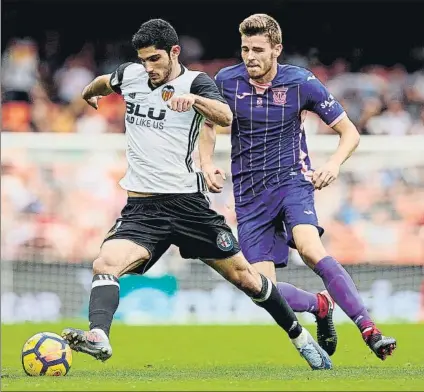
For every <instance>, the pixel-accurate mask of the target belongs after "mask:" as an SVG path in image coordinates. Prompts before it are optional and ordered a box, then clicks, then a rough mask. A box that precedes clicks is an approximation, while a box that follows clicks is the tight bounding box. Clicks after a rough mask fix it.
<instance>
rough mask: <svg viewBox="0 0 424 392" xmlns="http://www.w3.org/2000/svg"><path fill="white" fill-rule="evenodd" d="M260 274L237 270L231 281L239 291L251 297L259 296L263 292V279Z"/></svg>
mask: <svg viewBox="0 0 424 392" xmlns="http://www.w3.org/2000/svg"><path fill="white" fill-rule="evenodd" d="M258 276H259V274H257V273H256V274H255V273H254V271H252V270H250V269H248V268H246V269H244V270H236V271H235V272H234V274H233V275H232V277H231V281H232V283H233V284H234V286H236V287H237V288H238V289H239V290H241V291H243V292H244V293H245V294H247V295H248V296H249V297H253V296H255V295H258V294H259V293H260V292H261V289H262V286H261V279H260V278H258Z"/></svg>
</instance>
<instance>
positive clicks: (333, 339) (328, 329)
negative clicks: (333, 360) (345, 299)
mask: <svg viewBox="0 0 424 392" xmlns="http://www.w3.org/2000/svg"><path fill="white" fill-rule="evenodd" d="M317 296H318V304H319V311H318V313H317V314H316V315H315V317H316V323H317V340H318V344H319V345H320V346H321V347H322V348H323V349H324V350H325V351H326V352H327V354H328V355H329V356H332V355H333V354H334V353H335V352H336V348H337V333H336V328H335V327H334V323H333V311H334V306H335V304H334V301H333V299H332V298H331V297H330V294H328V292H327V291H326V290H324V291H321V292H320V293H318V294H317Z"/></svg>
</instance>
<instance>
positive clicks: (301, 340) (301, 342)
mask: <svg viewBox="0 0 424 392" xmlns="http://www.w3.org/2000/svg"><path fill="white" fill-rule="evenodd" d="M308 337H309V332H308V331H307V330H306V329H305V328H302V332H301V333H300V335H299V336H298V337H297V338H295V339H291V341H292V342H293V344H294V345H295V346H296V347H297V348H301V347H303V346H305V345H306V344H307V343H308Z"/></svg>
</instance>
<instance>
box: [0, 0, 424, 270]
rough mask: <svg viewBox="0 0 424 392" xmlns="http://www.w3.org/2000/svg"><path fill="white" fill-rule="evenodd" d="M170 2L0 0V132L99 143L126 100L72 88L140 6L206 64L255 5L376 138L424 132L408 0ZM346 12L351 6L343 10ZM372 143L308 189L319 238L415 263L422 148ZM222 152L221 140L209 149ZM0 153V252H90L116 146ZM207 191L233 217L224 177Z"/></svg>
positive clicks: (421, 254) (348, 249)
mask: <svg viewBox="0 0 424 392" xmlns="http://www.w3.org/2000/svg"><path fill="white" fill-rule="evenodd" d="M175 3H177V2H165V1H163V2H162V5H163V7H160V8H161V9H160V11H158V10H157V3H152V2H151V1H143V2H128V1H122V2H115V3H108V2H100V1H91V2H87V3H80V2H68V1H61V2H35V1H34V2H22V1H10V0H8V1H6V6H5V7H4V13H3V15H2V23H3V25H4V26H5V33H6V34H5V35H4V36H3V37H2V54H1V61H2V75H1V78H2V80H1V82H2V84H1V100H2V132H7V133H15V134H16V133H26V132H31V133H54V134H71V133H73V134H82V135H87V136H88V135H98V137H99V139H98V140H99V143H102V140H103V139H101V135H103V134H120V133H123V131H124V126H123V121H124V111H125V106H124V104H123V101H122V99H121V97H120V96H118V95H116V94H112V95H110V96H108V97H106V98H103V99H102V100H101V102H100V107H99V110H98V111H95V110H93V109H92V108H91V107H89V106H88V105H86V104H85V102H84V101H83V100H82V99H81V97H80V96H81V91H82V89H83V87H84V86H85V85H87V84H88V83H89V82H90V81H91V80H93V79H94V78H95V77H96V76H97V75H99V74H103V73H111V72H113V71H114V70H115V69H116V67H117V66H118V65H119V64H121V63H123V62H126V61H128V60H132V59H134V51H133V49H132V48H131V46H130V44H129V42H130V39H131V35H132V34H133V33H134V32H135V31H136V30H137V28H138V26H139V25H140V24H141V23H142V22H143V21H144V20H147V19H149V18H150V17H163V18H165V19H168V20H169V21H171V22H172V23H173V24H174V25H175V27H176V28H177V31H178V32H179V33H180V39H181V46H182V54H181V60H182V62H183V63H184V64H185V65H186V66H188V67H189V68H192V69H196V70H203V71H205V72H206V73H208V74H209V75H210V76H214V75H215V74H216V72H217V71H218V70H219V69H221V68H222V67H225V66H228V65H232V64H236V63H237V62H239V61H240V57H239V35H238V24H239V23H240V22H241V20H242V19H243V18H244V17H246V16H248V15H249V14H250V13H253V12H258V11H259V12H267V13H270V14H271V15H273V16H274V17H276V18H277V19H278V20H279V21H280V22H281V24H282V28H283V41H284V42H283V43H284V46H285V50H284V52H283V56H282V57H281V59H280V61H281V62H284V63H290V64H295V65H299V66H302V67H307V68H310V69H311V70H312V71H313V72H314V73H315V75H316V76H317V77H318V78H319V79H320V80H321V81H322V82H323V83H324V84H325V85H326V86H327V87H328V88H329V90H330V91H331V92H332V93H333V95H334V96H335V97H336V98H338V99H339V100H340V102H341V103H342V105H343V106H344V107H345V109H346V111H347V113H348V114H349V116H350V118H351V119H352V120H353V122H354V123H355V124H356V125H357V127H358V129H359V131H360V132H361V134H363V135H364V136H365V137H366V136H368V135H371V136H372V135H378V136H380V137H381V143H382V145H383V144H384V143H385V140H387V138H390V137H391V136H413V135H424V40H423V37H424V23H423V20H424V19H423V17H422V16H423V15H424V13H421V14H420V11H419V9H417V10H416V11H414V8H411V7H412V6H411V7H410V4H409V3H408V5H407V4H406V3H403V4H404V6H402V7H401V8H398V5H397V4H396V3H393V4H395V5H394V6H393V4H392V3H388V4H387V6H385V10H386V12H388V13H390V12H396V15H397V16H398V19H399V18H400V19H401V18H402V17H403V15H404V13H405V12H406V13H407V15H408V18H409V19H408V21H409V23H408V26H406V28H405V27H402V28H396V26H394V25H393V24H392V23H388V20H387V19H384V18H383V20H382V15H381V9H380V7H379V6H378V5H376V4H373V3H363V2H359V3H354V4H353V3H348V2H346V3H345V2H343V3H345V4H343V6H342V5H337V3H336V2H331V3H328V4H326V3H321V2H319V3H318V2H317V3H312V2H311V3H306V4H305V3H300V4H297V2H296V3H294V2H284V1H280V2H278V1H265V2H263V4H262V2H261V4H262V7H258V5H257V4H256V3H253V2H251V1H245V2H240V3H239V2H237V1H235V3H237V5H236V6H235V9H234V10H233V9H231V10H230V9H227V8H225V12H224V11H223V9H224V7H226V6H225V2H222V1H219V0H217V1H216V2H215V3H214V4H213V5H212V4H209V5H210V7H209V8H208V12H207V13H204V12H203V11H202V10H201V9H199V7H198V2H194V1H191V2H185V3H184V7H182V6H181V4H175ZM178 3H179V2H178ZM202 4H203V3H202ZM411 4H412V3H411ZM340 7H342V8H343V7H345V8H346V7H347V10H342V8H340ZM403 7H404V8H403ZM191 8H192V9H191ZM137 10H140V12H136V11H137ZM190 12H192V13H193V12H194V14H193V15H192V14H190V15H189V13H190ZM343 12H345V14H349V16H350V18H347V19H346V17H340V15H341V14H342V13H343ZM35 13H37V18H35V19H34V18H33V16H34V15H35ZM115 14H116V15H115ZM117 15H118V16H119V17H118V16H117ZM298 16H299V17H298ZM300 19H301V21H300ZM217 21H218V22H219V23H218V22H217ZM189 22H190V23H189ZM402 26H403V25H402ZM301 29H304V30H305V29H306V30H307V31H306V32H305V31H303V32H301ZM396 40H397V41H396ZM395 42H398V43H395ZM305 127H306V130H307V133H308V134H309V135H321V134H328V133H331V132H332V131H331V129H329V128H328V127H326V126H325V125H324V124H323V123H322V122H321V121H320V120H319V119H318V118H317V117H316V116H314V115H309V116H308V117H307V123H306V126H305ZM219 132H220V133H224V134H225V133H228V129H219ZM52 143H53V142H52ZM415 147H416V148H417V146H415ZM228 148H229V146H228ZM418 148H419V146H418ZM423 149H424V146H423ZM378 150H379V145H378V144H376V145H375V153H369V156H361V155H360V154H358V155H355V157H354V158H353V160H355V165H357V166H358V168H357V169H345V170H344V172H343V174H342V176H341V178H340V179H339V180H338V181H337V182H336V183H335V184H334V186H332V187H331V188H330V189H328V190H327V189H326V190H324V191H322V192H317V195H316V197H317V203H318V207H317V209H318V212H319V216H320V219H321V223H322V225H323V226H325V228H326V230H327V232H326V234H325V236H324V240H325V241H326V245H327V246H328V247H329V250H330V252H331V253H332V254H334V255H335V256H336V257H337V258H339V259H340V260H341V261H343V262H345V263H365V262H372V263H404V264H423V263H424V158H421V159H419V158H418V159H415V160H411V159H409V158H410V156H411V154H412V153H408V152H404V153H401V152H400V153H399V154H398V155H393V156H392V157H391V158H392V159H393V160H394V161H396V164H395V165H393V164H392V165H390V166H387V167H384V165H380V164H378V162H379V161H380V160H384V159H386V160H387V158H388V157H387V154H388V153H387V152H382V153H381V154H379V153H378ZM415 153H416V150H415ZM394 154H396V152H394ZM370 156H371V160H370ZM313 158H314V159H315V158H318V159H319V158H320V152H319V151H317V152H316V154H315V156H313ZM321 158H322V156H321ZM228 159H229V158H228V151H227V154H224V155H222V156H220V157H219V158H218V163H220V162H222V164H224V165H226V164H227V163H228ZM1 162H2V163H1V165H2V166H1V169H2V170H1V181H2V192H1V203H2V208H1V218H2V225H1V234H2V235H1V241H2V248H1V249H2V259H3V260H28V259H31V258H36V259H37V258H38V259H42V260H43V261H72V262H81V261H82V260H90V259H93V258H94V257H95V256H96V254H97V251H98V247H99V245H100V244H101V241H102V239H103V238H104V235H105V234H106V232H107V231H108V229H109V228H110V227H111V226H112V224H113V223H114V220H115V219H116V217H117V216H119V213H120V210H121V208H122V206H123V205H124V203H125V199H126V195H125V193H124V192H123V191H122V190H121V189H120V188H119V186H118V185H117V183H118V181H119V179H120V178H121V176H122V175H123V173H124V171H125V169H126V162H125V157H124V152H123V151H122V150H119V149H117V150H115V151H112V152H110V153H108V154H105V153H102V152H99V151H95V150H93V149H86V150H85V149H83V148H75V149H74V150H72V149H70V150H67V151H62V150H55V149H54V146H49V148H46V149H43V148H39V149H31V148H24V147H22V148H17V149H15V148H11V149H7V148H3V146H2V159H1ZM361 162H362V164H361ZM363 162H365V163H363ZM364 166H365V168H364ZM359 167H362V168H359ZM213 203H214V204H213V205H214V207H215V208H216V209H218V211H219V212H221V213H222V214H224V215H225V216H226V218H227V221H228V222H229V223H230V224H231V225H232V226H233V227H235V225H236V221H235V216H234V209H233V200H232V190H231V184H230V181H227V185H226V187H225V189H224V193H223V195H220V196H216V197H215V196H214V197H213ZM81 244H84V246H81ZM174 251H175V250H174ZM171 253H172V251H171Z"/></svg>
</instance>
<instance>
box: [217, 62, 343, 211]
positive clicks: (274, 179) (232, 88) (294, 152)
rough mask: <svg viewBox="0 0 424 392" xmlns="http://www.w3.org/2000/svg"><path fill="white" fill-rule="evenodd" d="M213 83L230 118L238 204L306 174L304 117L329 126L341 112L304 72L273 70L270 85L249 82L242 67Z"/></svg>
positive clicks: (229, 70)
mask: <svg viewBox="0 0 424 392" xmlns="http://www.w3.org/2000/svg"><path fill="white" fill-rule="evenodd" d="M216 83H217V85H218V88H219V89H220V91H221V93H222V95H223V96H224V98H225V99H226V100H227V102H228V104H229V105H230V107H231V110H232V111H233V114H234V120H233V124H232V129H231V130H232V132H231V133H232V136H231V143H232V151H231V162H232V174H233V185H234V196H235V201H236V203H237V204H240V203H244V202H247V201H249V200H250V199H252V198H254V197H255V196H257V195H259V194H260V193H262V192H263V191H264V190H266V189H268V188H273V187H275V186H278V185H282V184H284V183H286V182H287V180H289V179H290V178H291V177H292V176H295V175H297V174H301V173H302V172H306V171H307V170H309V169H310V165H311V162H310V159H309V156H308V148H307V146H306V137H305V132H304V129H303V125H302V122H303V113H306V111H311V112H314V113H316V114H318V115H319V117H321V119H322V120H323V121H324V122H325V123H326V124H327V125H329V126H333V125H334V124H336V123H337V122H338V121H339V120H340V119H341V118H342V117H343V116H344V115H345V112H344V109H343V107H342V106H341V105H340V104H339V103H338V102H337V101H336V100H335V99H334V97H333V96H332V95H331V94H330V93H329V92H328V90H327V89H326V88H325V86H324V85H323V84H322V83H321V82H320V81H319V80H318V79H317V78H316V77H315V76H314V75H313V73H312V72H311V71H309V70H307V69H305V68H301V67H296V66H293V65H278V72H277V75H276V77H275V78H274V80H273V81H272V83H269V84H268V85H259V84H257V83H255V82H254V81H251V80H250V78H249V75H248V73H247V70H246V67H245V65H244V63H241V64H238V65H235V66H232V67H227V68H224V69H222V70H221V71H219V72H218V74H217V75H216Z"/></svg>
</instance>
